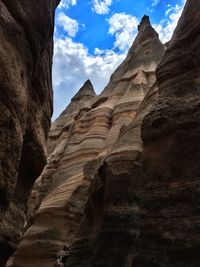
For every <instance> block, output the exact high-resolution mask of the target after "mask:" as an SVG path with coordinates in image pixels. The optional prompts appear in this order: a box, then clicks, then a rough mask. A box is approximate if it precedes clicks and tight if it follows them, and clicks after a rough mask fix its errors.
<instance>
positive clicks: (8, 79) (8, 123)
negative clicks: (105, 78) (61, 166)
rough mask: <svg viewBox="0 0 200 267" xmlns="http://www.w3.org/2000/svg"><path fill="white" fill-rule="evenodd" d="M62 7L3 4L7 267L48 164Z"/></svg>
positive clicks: (1, 226)
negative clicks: (58, 15)
mask: <svg viewBox="0 0 200 267" xmlns="http://www.w3.org/2000/svg"><path fill="white" fill-rule="evenodd" d="M58 2H59V1H58V0H51V1H50V0H44V1H38V3H37V5H36V4H35V1H34V0H30V1H25V0H21V1H13V0H1V1H0V38H1V42H0V88H1V89H0V90H1V92H0V113H1V118H0V136H1V138H0V265H1V266H3V264H4V262H5V261H6V259H7V258H8V257H9V256H10V255H11V254H12V253H13V252H14V250H15V249H16V244H17V243H18V242H19V240H20V238H21V234H22V229H23V226H24V221H25V214H26V211H27V200H28V198H29V196H30V193H31V189H32V186H33V184H34V181H35V179H36V178H37V177H38V176H39V175H40V173H41V171H42V169H43V167H44V165H45V164H46V155H47V153H46V140H47V136H48V131H49V127H50V118H51V114H52V82H51V65H52V54H53V45H52V35H53V27H54V10H55V7H56V5H57V4H58ZM41 25H42V27H41Z"/></svg>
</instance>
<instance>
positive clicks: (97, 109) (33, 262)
mask: <svg viewBox="0 0 200 267" xmlns="http://www.w3.org/2000/svg"><path fill="white" fill-rule="evenodd" d="M138 30H139V33H138V36H137V37H136V39H135V41H134V43H133V45H132V47H131V49H130V51H129V53H128V55H127V57H126V59H125V61H124V62H123V63H122V64H121V65H120V66H119V67H118V68H117V70H116V71H115V72H114V74H113V75H112V76H111V80H110V82H109V83H108V85H107V86H106V88H105V90H104V91H103V92H102V93H101V94H100V95H99V96H96V95H95V93H94V90H93V87H92V85H91V82H90V81H87V82H86V83H85V84H84V85H83V87H82V88H81V89H80V91H79V92H78V93H77V94H76V95H75V96H74V97H73V98H72V101H71V103H70V105H69V106H68V107H67V108H66V110H65V111H64V112H63V113H62V114H61V115H60V117H59V118H58V119H57V120H56V121H55V122H54V123H53V125H52V128H51V132H50V136H49V153H50V155H49V158H48V163H47V165H46V167H45V169H44V171H43V173H42V174H41V176H40V177H39V178H38V180H37V182H36V184H35V186H34V190H33V191H32V197H31V199H30V201H29V203H30V205H29V206H30V210H29V220H28V222H27V228H28V229H27V231H26V233H25V235H24V238H23V240H22V241H21V243H20V244H19V246H18V249H17V251H16V253H15V255H14V257H13V258H12V260H10V262H9V265H8V266H15V267H17V266H29V267H30V266H38V267H40V266H42V267H44V266H48V267H50V266H52V267H53V266H55V264H57V266H60V265H59V264H62V260H63V261H66V260H67V255H68V253H69V249H68V248H70V247H71V245H72V243H73V242H74V240H75V238H76V237H77V234H78V231H79V226H80V223H81V219H82V217H83V212H84V206H85V203H86V201H87V200H88V194H89V193H88V191H89V187H90V185H91V182H92V181H93V182H95V183H96V181H97V184H96V186H97V187H98V186H101V183H98V181H99V180H98V178H97V174H98V169H99V168H100V169H101V168H102V167H101V166H102V165H104V160H105V158H106V157H107V155H109V154H110V153H111V151H112V150H113V146H114V144H115V143H116V142H117V140H118V137H119V135H120V133H121V132H123V129H124V128H125V127H126V125H128V124H129V123H131V122H132V121H133V119H134V118H135V116H136V112H137V111H138V109H140V107H141V102H142V101H143V99H144V97H145V95H148V94H149V90H150V88H151V87H152V86H153V87H154V88H155V90H154V91H155V94H156V89H157V87H155V85H154V84H155V81H156V79H155V70H156V67H157V64H158V62H159V61H160V60H161V58H162V56H163V54H164V52H165V46H164V45H163V44H162V43H161V42H160V41H159V39H158V34H157V33H156V32H155V30H154V29H153V28H152V27H151V25H150V22H149V18H148V17H147V16H145V17H144V18H143V19H142V21H141V24H140V25H139V27H138ZM152 94H153V95H154V93H151V95H149V98H153V96H152ZM147 102H148V100H147ZM145 112H146V111H145ZM141 113H142V111H141ZM145 114H146V113H145ZM143 116H144V113H142V114H141V117H140V118H138V125H136V126H135V127H136V128H137V131H136V135H135V139H136V140H135V142H136V144H131V145H130V147H129V148H128V151H129V150H131V149H132V148H131V146H132V145H133V146H139V148H138V149H140V150H141V149H142V142H141V139H140V126H139V125H141V118H142V117H143ZM138 139H139V141H138ZM127 153H129V152H127ZM127 153H125V154H122V158H121V163H120V164H119V166H118V167H117V169H116V170H119V171H120V168H121V165H123V164H124V161H125V159H126V154H127ZM93 182H92V183H93ZM99 182H100V181H99ZM116 186H117V185H116ZM120 186H121V187H122V188H123V185H120ZM92 188H93V187H92ZM114 190H117V187H116V188H115V186H114V189H113V192H114ZM97 191H98V190H97ZM99 194H100V195H99ZM94 197H95V199H96V201H94V202H93V200H92V203H94V208H95V207H96V204H97V202H98V201H100V200H101V197H102V196H101V193H99V192H97V194H96V195H95V196H94ZM92 203H91V204H92ZM98 203H99V205H101V204H102V203H100V202H98ZM96 208H97V209H96ZM96 208H95V209H96V211H94V213H91V215H92V216H93V217H91V218H90V219H91V223H90V224H88V227H89V225H90V226H91V228H90V231H91V233H95V231H96V225H95V223H94V222H93V219H94V220H95V221H98V218H96V215H95V213H97V214H98V216H100V215H101V213H100V212H101V207H100V206H99V207H96ZM98 210H99V213H98ZM35 212H36V213H35ZM84 217H85V216H84ZM99 219H101V218H100V217H99ZM88 240H89V238H88ZM90 243H91V240H90ZM88 245H89V243H88ZM66 248H67V249H66ZM62 255H63V258H62ZM87 257H88V260H89V258H90V257H89V256H88V254H87ZM81 264H82V265H80V266H88V265H84V264H85V262H84V261H82V263H81ZM74 266H78V265H76V264H75V265H74ZM113 266H114V265H113ZM116 266H117V265H116Z"/></svg>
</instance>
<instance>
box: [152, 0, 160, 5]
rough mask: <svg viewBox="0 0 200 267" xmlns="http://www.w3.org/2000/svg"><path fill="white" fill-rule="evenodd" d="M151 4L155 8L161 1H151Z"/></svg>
mask: <svg viewBox="0 0 200 267" xmlns="http://www.w3.org/2000/svg"><path fill="white" fill-rule="evenodd" d="M151 2H152V6H157V5H158V4H159V3H160V2H161V0H151Z"/></svg>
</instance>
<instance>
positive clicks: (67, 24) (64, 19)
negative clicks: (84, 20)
mask: <svg viewBox="0 0 200 267" xmlns="http://www.w3.org/2000/svg"><path fill="white" fill-rule="evenodd" d="M57 25H59V26H61V27H62V28H63V29H64V30H65V31H66V32H67V33H68V35H69V36H71V37H74V36H76V34H77V32H78V29H79V24H78V22H77V21H76V20H75V19H72V18H70V17H68V16H66V15H65V14H64V13H63V12H60V13H59V15H58V19H57Z"/></svg>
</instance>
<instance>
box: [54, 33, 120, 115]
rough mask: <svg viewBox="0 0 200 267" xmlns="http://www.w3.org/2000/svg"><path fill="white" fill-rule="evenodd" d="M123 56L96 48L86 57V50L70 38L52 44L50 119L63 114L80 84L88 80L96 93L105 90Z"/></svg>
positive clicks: (57, 40) (87, 53)
mask: <svg viewBox="0 0 200 267" xmlns="http://www.w3.org/2000/svg"><path fill="white" fill-rule="evenodd" d="M124 58H125V54H123V55H118V54H117V53H115V52H114V51H112V50H101V49H98V48H96V49H95V52H94V55H90V54H89V52H88V49H87V47H86V46H84V45H83V44H81V43H76V42H74V41H73V40H72V39H71V38H69V37H67V38H65V39H55V42H54V64H53V85H54V109H55V112H54V119H55V118H56V117H57V116H58V115H59V114H60V113H61V111H63V110H64V108H65V107H66V106H67V105H68V103H69V102H70V99H71V98H72V97H73V95H74V94H75V93H76V92H77V91H78V90H79V88H80V87H81V86H82V84H83V83H84V82H85V81H86V80H87V79H90V80H91V81H92V83H93V85H94V88H95V90H96V92H97V93H100V92H101V90H102V89H103V88H104V87H105V86H106V84H107V83H108V81H109V79H110V75H111V74H112V73H113V71H114V70H115V69H116V67H117V66H118V65H119V64H120V63H121V62H122V61H123V59H124Z"/></svg>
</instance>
